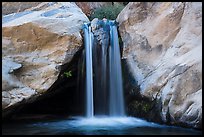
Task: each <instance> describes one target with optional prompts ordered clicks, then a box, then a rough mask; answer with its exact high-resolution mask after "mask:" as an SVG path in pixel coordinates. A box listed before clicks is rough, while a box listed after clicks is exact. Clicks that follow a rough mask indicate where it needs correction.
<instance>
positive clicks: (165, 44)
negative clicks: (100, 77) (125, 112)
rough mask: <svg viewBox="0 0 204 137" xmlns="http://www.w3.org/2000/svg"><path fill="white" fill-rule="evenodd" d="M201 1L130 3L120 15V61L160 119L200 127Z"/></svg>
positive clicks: (118, 18) (118, 19)
mask: <svg viewBox="0 0 204 137" xmlns="http://www.w3.org/2000/svg"><path fill="white" fill-rule="evenodd" d="M201 9H202V3H197V2H170V3H165V2H164V3H157V2H130V3H129V4H128V5H127V6H126V7H125V8H124V9H123V10H122V12H121V13H120V14H119V16H118V17H117V21H118V22H119V31H120V35H121V37H122V40H123V43H124V46H123V48H124V50H123V58H124V59H126V60H127V66H128V69H129V71H130V72H131V74H132V76H133V77H134V79H135V80H137V83H138V84H139V86H140V94H141V95H142V96H145V97H148V98H149V99H151V100H154V99H157V100H161V107H162V108H161V119H162V120H163V121H164V122H168V121H169V122H170V123H171V124H177V125H187V126H190V127H194V128H202V122H201V121H202V84H201V83H202V77H201V75H202V67H201V66H202V63H201V62H202V25H201V23H202V17H201V15H202V11H201Z"/></svg>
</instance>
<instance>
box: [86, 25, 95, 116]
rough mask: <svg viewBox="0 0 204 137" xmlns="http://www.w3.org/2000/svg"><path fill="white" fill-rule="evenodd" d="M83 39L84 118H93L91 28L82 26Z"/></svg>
mask: <svg viewBox="0 0 204 137" xmlns="http://www.w3.org/2000/svg"><path fill="white" fill-rule="evenodd" d="M84 26H85V27H84V38H85V49H86V50H85V51H86V110H87V111H86V116H87V117H93V114H94V106H93V69H92V43H93V41H92V38H93V34H92V32H91V27H90V26H89V25H88V24H84Z"/></svg>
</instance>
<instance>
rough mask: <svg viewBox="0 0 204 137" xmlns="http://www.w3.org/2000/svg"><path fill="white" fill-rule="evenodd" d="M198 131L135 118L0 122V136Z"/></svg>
mask: <svg viewBox="0 0 204 137" xmlns="http://www.w3.org/2000/svg"><path fill="white" fill-rule="evenodd" d="M201 134H202V132H201V131H197V130H194V129H186V128H181V127H175V126H167V125H160V124H156V123H153V122H147V121H145V120H142V119H139V118H134V117H105V116H104V117H103V116H101V117H93V118H85V117H69V118H64V119H52V120H41V121H37V122H34V121H33V120H32V119H31V120H30V121H22V122H7V123H3V124H2V135H201Z"/></svg>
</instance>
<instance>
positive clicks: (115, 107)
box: [109, 22, 125, 116]
mask: <svg viewBox="0 0 204 137" xmlns="http://www.w3.org/2000/svg"><path fill="white" fill-rule="evenodd" d="M110 36H111V38H110V40H111V44H110V45H111V46H110V49H109V61H110V68H109V71H110V74H109V76H110V115H111V116H124V115H125V111H124V101H123V85H122V84H123V83H122V70H121V60H120V48H119V43H118V33H117V27H116V25H115V23H114V22H111V25H110Z"/></svg>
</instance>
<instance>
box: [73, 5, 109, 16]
mask: <svg viewBox="0 0 204 137" xmlns="http://www.w3.org/2000/svg"><path fill="white" fill-rule="evenodd" d="M76 5H77V6H79V8H81V9H82V11H83V12H84V13H85V14H86V15H87V16H89V15H91V13H92V11H93V10H94V9H97V8H101V7H103V6H108V5H112V2H76Z"/></svg>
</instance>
